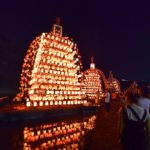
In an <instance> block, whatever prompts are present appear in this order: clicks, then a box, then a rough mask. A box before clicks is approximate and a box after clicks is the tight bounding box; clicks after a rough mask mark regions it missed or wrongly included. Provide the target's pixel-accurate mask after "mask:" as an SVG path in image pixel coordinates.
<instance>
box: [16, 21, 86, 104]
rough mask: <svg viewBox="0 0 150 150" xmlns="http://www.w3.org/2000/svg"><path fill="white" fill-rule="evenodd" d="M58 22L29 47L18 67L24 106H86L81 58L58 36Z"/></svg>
mask: <svg viewBox="0 0 150 150" xmlns="http://www.w3.org/2000/svg"><path fill="white" fill-rule="evenodd" d="M62 33H63V28H62V26H60V21H59V19H57V23H56V24H54V25H53V29H52V32H49V33H42V34H41V35H40V36H38V37H37V38H36V39H35V40H33V42H32V43H31V44H30V46H29V49H28V51H27V54H26V56H25V58H24V64H23V66H22V73H21V81H20V91H21V93H20V94H18V95H19V96H20V97H23V98H24V99H25V100H26V106H48V105H73V104H83V103H86V100H83V99H84V92H82V91H81V86H82V84H81V83H80V78H81V68H82V63H81V56H80V55H79V51H78V48H77V44H76V43H74V42H73V40H72V39H71V38H69V37H64V36H62Z"/></svg>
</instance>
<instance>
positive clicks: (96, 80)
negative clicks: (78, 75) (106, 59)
mask: <svg viewBox="0 0 150 150" xmlns="http://www.w3.org/2000/svg"><path fill="white" fill-rule="evenodd" d="M82 82H83V83H84V84H83V91H85V95H86V98H87V100H88V101H90V102H92V103H98V101H99V99H101V98H102V97H103V95H104V90H105V88H107V86H108V85H107V80H106V78H105V75H104V73H103V72H102V71H101V70H99V69H97V68H96V67H95V63H94V58H93V57H92V58H91V64H90V68H89V69H87V70H85V71H84V72H83V76H82Z"/></svg>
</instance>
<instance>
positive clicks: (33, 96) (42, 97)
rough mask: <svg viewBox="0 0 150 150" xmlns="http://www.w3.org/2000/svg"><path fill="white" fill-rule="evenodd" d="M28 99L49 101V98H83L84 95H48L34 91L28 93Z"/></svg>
mask: <svg viewBox="0 0 150 150" xmlns="http://www.w3.org/2000/svg"><path fill="white" fill-rule="evenodd" d="M29 97H30V100H33V101H34V100H37V101H40V100H44V101H47V100H48V101H50V100H75V99H83V98H84V95H52V94H51V95H48V94H45V93H38V94H36V93H34V94H29Z"/></svg>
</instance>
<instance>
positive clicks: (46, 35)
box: [41, 32, 74, 45]
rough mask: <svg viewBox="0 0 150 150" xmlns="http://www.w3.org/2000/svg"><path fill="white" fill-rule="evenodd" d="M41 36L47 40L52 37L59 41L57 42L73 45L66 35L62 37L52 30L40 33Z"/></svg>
mask: <svg viewBox="0 0 150 150" xmlns="http://www.w3.org/2000/svg"><path fill="white" fill-rule="evenodd" d="M41 38H42V39H47V40H49V39H52V40H54V41H59V42H62V43H65V44H68V45H74V43H73V42H72V41H71V40H70V39H69V38H67V37H66V38H64V37H63V38H62V37H61V36H58V35H55V34H53V33H52V32H51V33H42V35H41Z"/></svg>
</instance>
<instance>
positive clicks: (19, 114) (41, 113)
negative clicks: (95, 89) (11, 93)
mask: <svg viewBox="0 0 150 150" xmlns="http://www.w3.org/2000/svg"><path fill="white" fill-rule="evenodd" d="M96 109H97V107H96V106H83V105H75V106H67V105H66V106H45V107H26V106H25V105H13V104H12V105H6V106H4V107H1V109H0V122H14V121H27V120H36V119H39V120H43V119H47V118H58V117H63V116H72V115H87V114H94V113H95V112H96Z"/></svg>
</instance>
